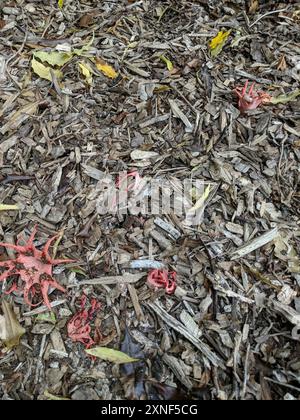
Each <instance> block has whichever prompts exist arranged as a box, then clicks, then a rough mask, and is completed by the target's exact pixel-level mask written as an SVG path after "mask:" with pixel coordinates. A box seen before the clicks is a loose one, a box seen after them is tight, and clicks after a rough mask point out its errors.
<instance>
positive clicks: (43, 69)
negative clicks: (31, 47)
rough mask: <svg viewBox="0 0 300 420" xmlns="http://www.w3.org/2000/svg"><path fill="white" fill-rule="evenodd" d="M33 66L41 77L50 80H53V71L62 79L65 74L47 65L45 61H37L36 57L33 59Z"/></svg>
mask: <svg viewBox="0 0 300 420" xmlns="http://www.w3.org/2000/svg"><path fill="white" fill-rule="evenodd" d="M31 67H32V69H33V71H34V72H35V74H37V75H38V76H39V77H40V78H41V79H46V80H49V81H50V82H52V81H53V78H52V74H51V72H53V73H54V74H55V76H56V77H57V79H61V78H62V76H63V74H62V72H61V71H60V70H55V69H52V68H51V67H48V66H45V65H44V64H43V63H40V62H39V61H37V60H36V59H35V58H34V57H33V59H32V61H31Z"/></svg>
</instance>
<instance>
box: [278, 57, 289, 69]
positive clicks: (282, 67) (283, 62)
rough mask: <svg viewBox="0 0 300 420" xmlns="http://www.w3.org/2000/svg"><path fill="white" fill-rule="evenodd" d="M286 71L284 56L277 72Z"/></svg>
mask: <svg viewBox="0 0 300 420" xmlns="http://www.w3.org/2000/svg"><path fill="white" fill-rule="evenodd" d="M286 69H287V64H286V59H285V56H284V55H283V56H282V57H281V58H280V60H279V63H278V66H277V70H279V71H285V70H286Z"/></svg>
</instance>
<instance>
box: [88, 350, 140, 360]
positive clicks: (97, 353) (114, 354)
mask: <svg viewBox="0 0 300 420" xmlns="http://www.w3.org/2000/svg"><path fill="white" fill-rule="evenodd" d="M86 352H87V354H89V355H90V356H94V357H98V358H99V359H102V360H106V361H108V362H112V363H116V364H124V363H133V362H139V361H140V359H134V358H132V357H130V356H128V355H127V354H125V353H123V352H121V351H118V350H114V349H110V348H108V347H95V348H94V349H87V350H86Z"/></svg>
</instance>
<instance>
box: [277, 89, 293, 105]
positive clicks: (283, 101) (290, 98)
mask: <svg viewBox="0 0 300 420" xmlns="http://www.w3.org/2000/svg"><path fill="white" fill-rule="evenodd" d="M298 96H300V89H297V90H296V91H295V92H292V93H290V94H287V95H279V96H276V98H274V97H273V98H271V100H270V103H271V104H274V105H277V104H287V103H288V102H291V101H295V100H296V99H297V97H298Z"/></svg>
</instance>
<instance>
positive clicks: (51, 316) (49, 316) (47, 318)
mask: <svg viewBox="0 0 300 420" xmlns="http://www.w3.org/2000/svg"><path fill="white" fill-rule="evenodd" d="M36 321H37V322H49V323H50V324H54V325H55V324H56V316H55V313H54V312H46V313H44V314H39V315H38V316H37V317H36Z"/></svg>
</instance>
